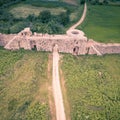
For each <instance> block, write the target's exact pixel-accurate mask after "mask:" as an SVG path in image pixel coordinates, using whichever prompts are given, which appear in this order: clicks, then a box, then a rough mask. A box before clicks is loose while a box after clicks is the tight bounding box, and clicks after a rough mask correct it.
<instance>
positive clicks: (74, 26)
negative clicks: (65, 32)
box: [69, 3, 87, 30]
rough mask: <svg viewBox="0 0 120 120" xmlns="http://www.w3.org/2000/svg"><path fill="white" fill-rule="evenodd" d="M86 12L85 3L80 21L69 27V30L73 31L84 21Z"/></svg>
mask: <svg viewBox="0 0 120 120" xmlns="http://www.w3.org/2000/svg"><path fill="white" fill-rule="evenodd" d="M86 12H87V5H86V3H85V4H84V11H83V14H82V17H81V18H80V20H79V21H78V22H77V23H76V24H74V25H73V26H71V27H70V28H69V30H72V29H75V28H76V27H77V26H78V25H80V24H81V23H82V22H83V21H84V19H85V17H86Z"/></svg>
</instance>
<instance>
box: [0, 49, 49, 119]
mask: <svg viewBox="0 0 120 120" xmlns="http://www.w3.org/2000/svg"><path fill="white" fill-rule="evenodd" d="M47 61H48V54H47V53H42V52H35V51H30V52H29V51H23V50H20V51H14V52H13V51H7V50H3V49H2V48H0V120H48V119H49V118H50V114H49V106H48V79H47Z"/></svg>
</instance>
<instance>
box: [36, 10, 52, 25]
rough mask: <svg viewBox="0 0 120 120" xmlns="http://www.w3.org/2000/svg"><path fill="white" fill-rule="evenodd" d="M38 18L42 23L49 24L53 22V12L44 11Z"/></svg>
mask: <svg viewBox="0 0 120 120" xmlns="http://www.w3.org/2000/svg"><path fill="white" fill-rule="evenodd" d="M38 18H39V19H40V21H41V22H42V23H48V22H49V21H50V20H51V12H50V11H48V10H45V11H42V12H41V13H40V14H39V16H38Z"/></svg>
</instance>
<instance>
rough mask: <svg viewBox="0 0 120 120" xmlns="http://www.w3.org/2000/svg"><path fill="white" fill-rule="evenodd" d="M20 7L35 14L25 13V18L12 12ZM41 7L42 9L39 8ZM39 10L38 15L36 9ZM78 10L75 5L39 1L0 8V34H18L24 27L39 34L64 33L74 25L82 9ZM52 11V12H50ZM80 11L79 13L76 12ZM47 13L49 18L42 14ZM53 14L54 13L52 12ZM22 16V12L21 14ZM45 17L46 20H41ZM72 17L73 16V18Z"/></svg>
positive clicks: (27, 0)
mask: <svg viewBox="0 0 120 120" xmlns="http://www.w3.org/2000/svg"><path fill="white" fill-rule="evenodd" d="M20 6H22V9H23V10H24V8H26V7H28V9H29V11H30V10H31V11H33V9H35V10H36V11H37V14H36V13H34V12H32V13H29V12H28V13H27V11H26V12H25V17H22V16H20V14H19V12H20V11H18V13H17V12H16V13H15V11H14V8H15V7H16V8H17V7H19V8H20ZM41 7H42V8H41ZM38 8H39V9H40V8H41V9H43V8H44V9H43V11H41V10H40V12H39V13H38V10H37V9H38ZM59 8H60V11H61V12H60V11H58V14H53V12H54V11H57V9H58V10H59ZM80 8H83V7H80ZM80 8H78V9H77V6H75V5H71V4H68V3H65V2H61V1H54V2H52V1H39V0H35V1H34V0H31V1H29V0H26V1H23V2H21V3H20V4H16V5H12V6H9V7H5V8H4V7H3V8H0V32H1V33H18V32H20V31H21V30H22V29H23V28H25V27H30V28H31V29H32V31H33V32H41V33H49V34H55V33H65V29H67V28H68V27H69V26H70V25H71V24H73V23H75V22H76V21H77V20H78V19H79V17H80V15H81V13H82V9H80ZM12 9H13V10H12ZM52 9H54V11H53V10H52ZM78 10H81V11H78ZM46 11H47V12H49V15H50V16H47V14H42V13H44V12H46ZM54 13H55V12H54ZM16 14H17V16H18V15H19V17H16ZM22 14H24V12H23V13H22ZM75 14H76V15H77V18H75V20H74V19H73V18H72V16H73V15H75ZM43 17H46V20H45V19H43ZM73 17H74V16H73Z"/></svg>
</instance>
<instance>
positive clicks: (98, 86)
mask: <svg viewBox="0 0 120 120" xmlns="http://www.w3.org/2000/svg"><path fill="white" fill-rule="evenodd" d="M73 68H74V69H73ZM62 69H63V73H64V78H65V83H66V87H67V94H68V98H69V102H70V108H71V119H72V120H87V119H89V120H119V119H120V115H119V113H120V109H119V107H120V96H119V93H120V89H119V86H120V81H119V80H120V75H119V72H120V55H106V56H103V57H97V56H79V57H75V56H72V55H64V58H63V65H62Z"/></svg>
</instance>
